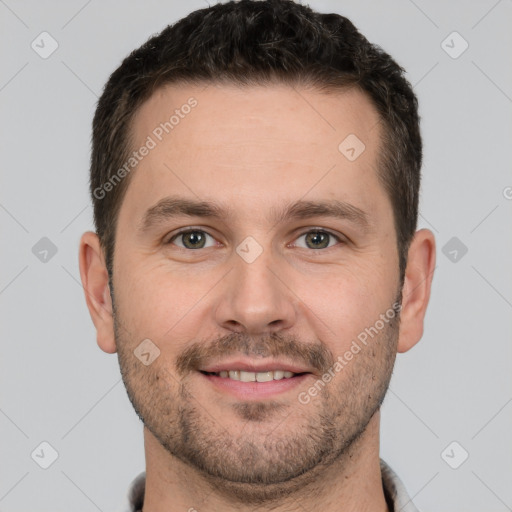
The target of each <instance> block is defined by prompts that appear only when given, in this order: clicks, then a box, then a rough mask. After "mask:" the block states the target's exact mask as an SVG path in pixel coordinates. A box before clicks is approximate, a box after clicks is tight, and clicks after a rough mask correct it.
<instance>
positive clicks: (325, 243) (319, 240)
mask: <svg viewBox="0 0 512 512" xmlns="http://www.w3.org/2000/svg"><path fill="white" fill-rule="evenodd" d="M302 237H305V238H304V242H305V245H302V246H301V245H299V247H302V248H304V249H327V248H329V247H332V246H333V245H335V244H334V243H331V242H341V241H342V240H341V238H340V237H338V236H336V235H334V234H333V233H329V232H328V231H324V230H322V229H314V230H311V231H308V232H306V233H303V234H302V235H300V236H299V237H298V238H297V240H299V239H300V238H302Z"/></svg>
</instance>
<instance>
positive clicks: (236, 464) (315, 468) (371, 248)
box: [80, 84, 435, 512]
mask: <svg viewBox="0 0 512 512" xmlns="http://www.w3.org/2000/svg"><path fill="white" fill-rule="evenodd" d="M191 96H193V97H194V98H195V99H196V100H197V106H196V107H194V109H193V110H192V111H191V112H190V113H189V114H187V115H186V116H184V118H183V119H181V120H180V122H179V124H177V125H176V126H175V127H174V128H173V130H172V131H170V133H168V134H165V135H164V137H163V138H162V141H159V142H158V143H157V145H156V147H155V148H154V149H152V150H151V151H150V152H149V154H148V155H147V156H145V157H144V158H143V159H142V160H141V161H140V162H139V164H138V166H137V168H136V170H135V171H133V175H132V176H131V182H130V184H129V187H128V189H127V194H126V196H125V198H124V201H123V203H122V205H121V209H120V214H119V219H118V226H117V236H116V249H115V257H114V271H113V283H112V284H113V293H112V294H111V293H110V290H109V286H108V284H109V283H108V275H107V271H106V267H105V260H104V256H103V254H102V251H101V249H100V245H99V241H98V238H97V236H96V235H95V234H94V233H92V232H87V233H85V234H84V235H83V236H82V240H81V244H80V272H81V277H82V282H83V286H84V289H85V292H86V301H87V305H88V307H89V311H90V313H91V317H92V319H93V321H94V324H95V326H96V329H97V341H98V345H99V346H100V348H101V349H102V350H104V351H105V352H108V353H114V352H116V351H117V352H118V356H119V362H120V367H121V372H122V375H123V380H124V383H125V386H126V388H127V391H128V395H129V397H130V400H131V401H132V404H133V406H134V408H135V410H136V412H137V413H138V415H139V416H140V417H141V419H142V420H143V422H144V425H145V428H144V438H145V451H146V473H147V480H146V497H145V505H144V510H145V512H156V511H160V510H162V511H163V510H169V509H172V510H189V509H190V508H191V507H193V508H196V509H197V510H201V511H203V510H212V511H213V510H225V511H231V510H243V511H246V510H255V509H256V508H257V509H258V510H279V511H280V510H283V511H284V510H287V511H292V510H304V509H305V510H323V511H326V512H329V511H331V510H336V511H340V510H341V511H344V512H348V511H352V510H354V511H355V510H358V511H386V510H388V509H387V505H386V502H385V499H384V494H383V489H382V484H381V475H380V467H379V407H380V404H381V402H382V400H383V398H384V395H385V392H386V389H387V387H388V383H389V379H390V377H391V372H392V369H393V364H394V361H395V356H396V353H397V352H405V351H407V350H409V349H410V348H411V347H412V346H414V345H415V344H416V343H417V342H418V341H419V339H420V338H421V336H422V333H423V320H424V315H425V311H426V308H427V304H428V300H429V296H430V286H431V281H432V274H433V270H434V266H435V242H434V237H433V235H432V233H431V232H430V231H428V230H419V231H417V233H416V235H415V238H414V240H413V242H412V244H411V247H410V250H409V257H408V265H407V270H406V276H405V281H404V285H403V289H401V288H400V283H399V269H398V252H397V240H396V233H395V229H394V223H393V212H392V208H391V203H390V201H389V198H388V197H387V195H386V194H385V191H384V189H383V187H382V185H381V183H380V182H379V180H378V177H377V171H376V166H377V162H378V155H379V152H380V151H381V149H380V147H379V137H380V130H381V129H382V126H381V124H380V123H379V118H378V114H377V112H376V111H375V109H374V108H373V106H372V105H371V102H370V101H369V100H368V98H367V97H366V96H365V95H364V94H362V93H361V92H359V91H356V90H347V91H340V92H337V93H335V94H324V93H319V92H317V91H314V90H306V89H303V88H302V89H294V88H292V87H290V86H285V85H274V86H267V87H256V86H251V87H248V88H245V89H241V88H237V87H235V86H227V85H219V84H208V86H202V87H199V86H194V87H190V86H189V87H186V88H185V87H184V86H172V87H165V88H162V89H160V90H158V91H157V92H156V93H154V95H153V96H152V97H151V98H150V99H149V100H148V101H147V102H146V103H145V104H144V105H143V106H142V107H141V109H140V110H139V112H138V113H137V116H136V118H135V121H134V124H133V140H134V148H138V147H140V146H141V145H142V144H144V141H145V140H146V139H147V137H148V135H151V134H152V133H153V131H154V129H155V127H157V126H158V125H159V123H161V122H164V121H165V120H167V119H168V118H169V116H170V115H171V114H172V113H173V111H174V110H175V109H176V108H180V106H181V105H183V104H184V103H186V102H187V100H188V98H190V97H191ZM349 134H355V135H357V137H358V138H359V139H360V140H361V141H363V143H364V144H365V150H364V151H363V153H362V154H361V155H360V156H359V157H358V158H357V159H356V160H354V161H349V159H347V158H346V157H345V156H344V155H343V154H342V153H341V152H340V151H339V150H338V146H339V144H340V143H341V142H342V141H343V140H344V139H345V138H346V137H347V136H348V135H349ZM171 195H172V196H179V197H181V198H186V199H193V200H201V201H211V202H215V203H217V204H219V205H220V206H222V207H224V208H226V209H227V210H228V212H227V213H226V215H225V216H224V217H222V218H221V219H216V218H211V217H202V216H193V217H190V216H180V217H176V218H169V219H166V220H162V221H160V222H159V223H157V224H154V225H153V226H152V227H150V228H148V229H140V228H141V226H142V219H143V218H144V214H145V212H146V210H147V209H148V208H150V207H152V206H153V205H155V204H156V203H157V202H158V201H159V200H161V199H163V198H165V197H168V196H171ZM300 200H303V201H311V202H319V201H330V200H339V201H344V202H346V203H349V204H350V205H352V206H354V207H357V208H359V209H360V210H362V211H363V212H364V213H365V215H366V218H367V224H366V225H362V224H359V223H357V222H355V221H353V220H351V219H348V218H343V219H340V218H333V217H328V216H325V215H317V216H314V217H311V218H306V219H289V220H286V221H281V222H276V221H275V220H274V219H273V218H272V215H274V214H275V213H276V212H277V211H279V210H281V209H282V208H283V207H284V206H286V205H287V204H291V203H293V202H295V201H300ZM183 228H189V229H190V228H194V229H196V230H200V232H199V236H203V237H204V247H203V246H202V245H201V244H197V240H198V239H197V238H195V239H194V238H193V236H192V237H191V236H190V235H189V236H185V235H182V236H175V235H176V234H177V232H178V230H180V229H183ZM315 229H316V230H317V231H319V230H320V231H322V232H323V233H325V231H327V232H328V233H331V234H332V235H334V236H330V237H329V236H328V235H325V234H324V236H323V238H322V239H321V241H320V243H319V242H318V241H319V239H318V238H316V239H315ZM312 231H313V233H312V234H311V232H312ZM308 233H310V234H309V235H308ZM197 235H198V233H196V236H197ZM249 236H250V237H252V238H253V239H254V240H255V241H256V242H257V246H255V245H251V249H250V250H251V251H254V250H255V249H254V247H258V246H259V248H260V249H261V254H259V256H258V257H257V258H256V259H255V260H254V261H252V262H250V263H249V262H247V261H246V260H245V259H243V258H242V257H241V256H240V254H241V253H239V252H237V247H239V246H240V244H241V243H242V242H243V241H245V239H246V237H249ZM317 236H318V233H317ZM337 237H338V238H337ZM200 240H201V239H200ZM251 243H253V242H251ZM315 243H316V244H318V245H319V246H320V248H317V246H316V245H315ZM185 244H187V245H185ZM193 244H196V245H199V246H200V247H201V248H199V249H194V248H192V249H190V248H187V247H194V245H193ZM241 247H244V245H243V244H242V246H241ZM253 254H254V253H253ZM401 294H402V297H403V299H402V306H401V307H402V309H401V312H400V318H398V315H396V317H394V318H393V319H392V320H390V321H388V322H384V327H383V328H380V329H378V334H376V335H375V336H374V337H372V338H368V343H367V345H361V344H360V345H361V350H360V352H358V353H357V354H355V355H354V356H353V358H352V359H351V360H350V361H348V362H347V364H346V365H345V366H343V368H342V369H341V370H340V371H335V372H334V373H335V376H334V378H332V380H330V381H329V382H328V383H327V384H326V385H325V386H323V387H321V390H320V391H319V392H318V393H317V394H316V395H315V396H313V397H311V400H310V401H309V402H308V403H301V401H300V400H299V399H298V395H299V393H300V392H307V391H308V389H310V388H311V386H312V385H314V384H315V382H317V381H318V379H321V376H322V375H323V374H324V373H325V371H326V370H328V369H329V368H331V369H332V368H333V364H334V363H335V361H336V360H337V358H338V357H340V356H343V354H345V353H346V352H347V350H349V349H350V347H351V343H352V342H353V341H354V340H357V337H358V335H360V333H361V332H364V331H365V329H367V328H370V327H371V326H375V325H377V324H376V322H377V321H378V320H379V318H382V317H381V316H380V315H382V314H385V313H386V311H389V310H390V308H392V306H393V304H396V303H397V300H399V299H400V295H401ZM112 297H113V299H112ZM378 325H380V324H378ZM145 339H150V340H151V342H152V343H153V344H154V345H155V346H156V347H158V349H159V351H160V353H159V355H158V357H157V358H156V359H155V360H154V361H153V362H152V363H151V364H150V365H147V366H146V365H144V364H142V363H141V361H140V360H139V359H138V358H137V357H135V355H134V350H135V349H137V347H138V346H139V344H140V343H141V341H142V340H145ZM235 357H241V358H244V359H245V360H247V359H250V360H251V361H254V362H257V363H261V362H262V361H264V362H270V361H286V362H288V363H295V364H296V365H299V366H300V367H301V368H303V369H304V371H308V372H310V374H309V375H307V376H306V377H305V378H304V379H303V380H302V381H301V383H300V385H297V386H296V387H295V388H293V389H291V390H288V391H285V392H282V393H279V394H277V395H274V396H272V397H269V398H266V399H243V400H242V399H239V398H236V397H234V396H233V395H231V394H229V393H226V392H224V391H222V390H219V389H217V388H215V387H214V386H212V385H211V384H210V382H209V381H208V380H207V379H206V378H205V377H204V376H203V375H202V374H201V373H200V372H199V371H198V370H199V369H200V368H204V367H205V366H206V365H208V364H211V363H217V362H221V361H226V360H227V359H228V358H230V360H233V358H235Z"/></svg>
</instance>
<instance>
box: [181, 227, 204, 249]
mask: <svg viewBox="0 0 512 512" xmlns="http://www.w3.org/2000/svg"><path fill="white" fill-rule="evenodd" d="M185 240H186V243H185V245H191V246H193V248H196V247H197V245H200V244H201V242H203V241H204V240H203V236H202V235H201V234H200V233H199V231H192V232H190V233H187V235H186V236H185Z"/></svg>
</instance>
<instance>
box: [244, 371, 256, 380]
mask: <svg viewBox="0 0 512 512" xmlns="http://www.w3.org/2000/svg"><path fill="white" fill-rule="evenodd" d="M240 380H241V381H242V382H254V381H255V380H256V374H255V373H254V372H244V371H242V370H240Z"/></svg>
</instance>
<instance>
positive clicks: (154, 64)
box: [90, 0, 422, 282]
mask: <svg viewBox="0 0 512 512" xmlns="http://www.w3.org/2000/svg"><path fill="white" fill-rule="evenodd" d="M403 72H404V69H403V68H401V67H400V66H399V65H398V64H397V63H396V62H395V61H394V60H393V59H392V58H391V57H390V56H389V55H388V54H387V53H385V52H384V51H383V50H382V49H381V48H380V47H378V46H376V45H373V44H371V43H369V42H368V40H367V39H366V38H365V37H364V36H363V35H361V34H360V33H359V32H358V30H357V29H356V28H355V27H354V25H353V24H352V23H351V22H350V20H348V19H347V18H345V17H343V16H340V15H338V14H320V13H317V12H315V11H313V10H312V9H310V8H309V7H307V6H304V5H300V4H297V3H295V2H293V1H291V0H265V1H254V0H241V1H238V2H234V1H230V2H227V3H224V4H216V5H214V6H212V7H209V8H205V9H200V10H197V11H194V12H192V13H191V14H189V15H188V16H187V17H185V18H183V19H181V20H180V21H178V22H177V23H175V24H173V25H169V26H168V27H166V28H165V29H164V30H163V31H162V32H161V33H160V34H158V35H156V36H154V37H152V38H151V39H149V40H148V41H147V42H146V43H145V44H143V45H142V46H141V47H140V48H138V49H137V50H134V51H133V52H132V53H131V54H130V55H129V56H128V57H126V58H125V59H124V60H123V62H122V64H121V65H120V66H119V68H118V69H116V70H115V71H114V73H112V75H111V76H110V78H109V80H108V82H107V84H106V85H105V88H104V90H103V93H102V95H101V97H100V99H99V101H98V105H97V108H96V113H95V115H94V120H93V136H92V155H91V169H90V192H91V196H92V201H93V205H94V222H95V226H96V232H97V234H98V237H99V239H100V242H101V246H102V249H103V251H104V253H105V259H106V264H107V270H108V272H109V275H110V277H111V276H112V269H113V257H114V247H115V233H116V223H117V217H118V213H119V209H120V206H121V202H122V200H123V197H124V195H125V193H126V189H127V187H128V184H129V182H130V177H131V174H132V173H131V174H129V175H128V176H126V178H123V179H122V180H121V181H120V183H119V184H117V185H116V186H115V187H112V188H111V190H110V191H109V192H108V193H105V190H104V189H103V188H102V187H103V185H104V184H105V183H107V182H109V180H111V179H112V177H113V176H114V175H115V173H116V172H117V171H118V170H119V169H120V168H121V167H122V166H123V163H124V162H126V160H127V159H128V158H129V155H130V151H133V148H131V145H132V141H131V124H132V120H133V117H134V114H135V113H136V112H137V110H138V109H139V108H140V106H141V105H142V103H143V102H144V101H145V100H147V99H148V98H149V97H150V96H151V95H152V94H153V92H154V91H155V90H156V89H157V88H159V87H161V86H163V85H168V84H172V83H175V84H178V83H181V84H204V83H208V82H228V83H233V84H237V85H240V86H245V85H249V86H250V85H256V84H258V85H261V84H263V85H265V84H268V85H271V84H275V83H285V84H289V85H307V86H310V87H313V88H315V89H316V90H318V91H320V92H330V91H336V90H340V89H343V88H345V89H346V88H349V87H354V88H358V89H360V90H361V91H363V92H364V93H365V94H366V95H367V96H368V97H369V98H370V100H371V101H372V103H373V105H374V106H375V107H376V108H377V110H378V112H379V115H380V119H381V121H382V125H383V129H382V130H381V133H382V140H381V151H380V155H381V156H380V162H379V167H378V169H379V170H378V173H379V179H380V180H381V183H382V185H383V186H384V188H385V190H386V192H387V194H388V196H389V198H390V200H391V203H392V206H393V214H394V222H395V229H396V234H397V244H398V254H399V265H400V279H401V282H403V277H404V274H405V267H406V264H407V252H408V249H409V245H410V243H411V240H412V238H413V236H414V233H415V230H416V224H417V217H418V196H419V186H420V168H421V160H422V142H421V136H420V129H419V116H418V105H417V99H416V96H415V94H414V92H413V90H412V87H411V85H410V84H409V82H408V81H407V80H406V79H405V77H404V75H403ZM98 191H102V192H101V194H99V193H98Z"/></svg>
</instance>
